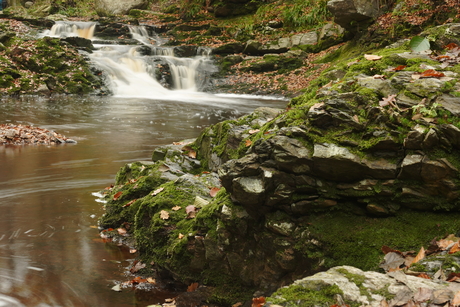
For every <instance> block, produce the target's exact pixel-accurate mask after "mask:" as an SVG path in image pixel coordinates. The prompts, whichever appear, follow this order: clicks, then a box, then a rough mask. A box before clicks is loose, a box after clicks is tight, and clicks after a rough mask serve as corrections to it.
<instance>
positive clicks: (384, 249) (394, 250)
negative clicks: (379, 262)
mask: <svg viewBox="0 0 460 307" xmlns="http://www.w3.org/2000/svg"><path fill="white" fill-rule="evenodd" d="M382 252H383V253H384V254H385V255H386V254H388V253H391V252H393V253H397V254H400V255H402V253H401V252H400V251H398V250H397V249H392V248H391V247H388V246H386V245H384V246H382Z"/></svg>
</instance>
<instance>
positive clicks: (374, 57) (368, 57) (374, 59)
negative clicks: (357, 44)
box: [364, 54, 382, 61]
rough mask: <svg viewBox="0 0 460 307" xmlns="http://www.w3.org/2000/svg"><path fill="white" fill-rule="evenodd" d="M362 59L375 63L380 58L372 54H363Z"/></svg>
mask: <svg viewBox="0 0 460 307" xmlns="http://www.w3.org/2000/svg"><path fill="white" fill-rule="evenodd" d="M364 58H365V59H366V60H368V61H377V60H380V59H381V58H382V56H380V55H374V54H365V55H364Z"/></svg>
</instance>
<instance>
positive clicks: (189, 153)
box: [182, 146, 196, 159]
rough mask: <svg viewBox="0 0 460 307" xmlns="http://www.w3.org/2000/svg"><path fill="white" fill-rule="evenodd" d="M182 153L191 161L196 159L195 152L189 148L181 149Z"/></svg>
mask: <svg viewBox="0 0 460 307" xmlns="http://www.w3.org/2000/svg"><path fill="white" fill-rule="evenodd" d="M182 151H185V152H186V155H187V156H188V157H190V158H192V159H196V151H195V150H194V149H193V148H192V147H190V146H184V147H182Z"/></svg>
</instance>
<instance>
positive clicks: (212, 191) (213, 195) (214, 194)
mask: <svg viewBox="0 0 460 307" xmlns="http://www.w3.org/2000/svg"><path fill="white" fill-rule="evenodd" d="M219 191H220V188H216V187H214V188H212V189H211V190H210V191H209V195H211V197H216V195H217V193H218V192H219Z"/></svg>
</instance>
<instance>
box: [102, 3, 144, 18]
mask: <svg viewBox="0 0 460 307" xmlns="http://www.w3.org/2000/svg"><path fill="white" fill-rule="evenodd" d="M147 6H148V1H146V0H126V1H125V0H123V1H110V0H96V1H95V10H96V12H97V14H98V15H99V16H101V17H107V16H112V15H128V13H129V11H130V10H133V9H141V10H142V9H146V8H147Z"/></svg>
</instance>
